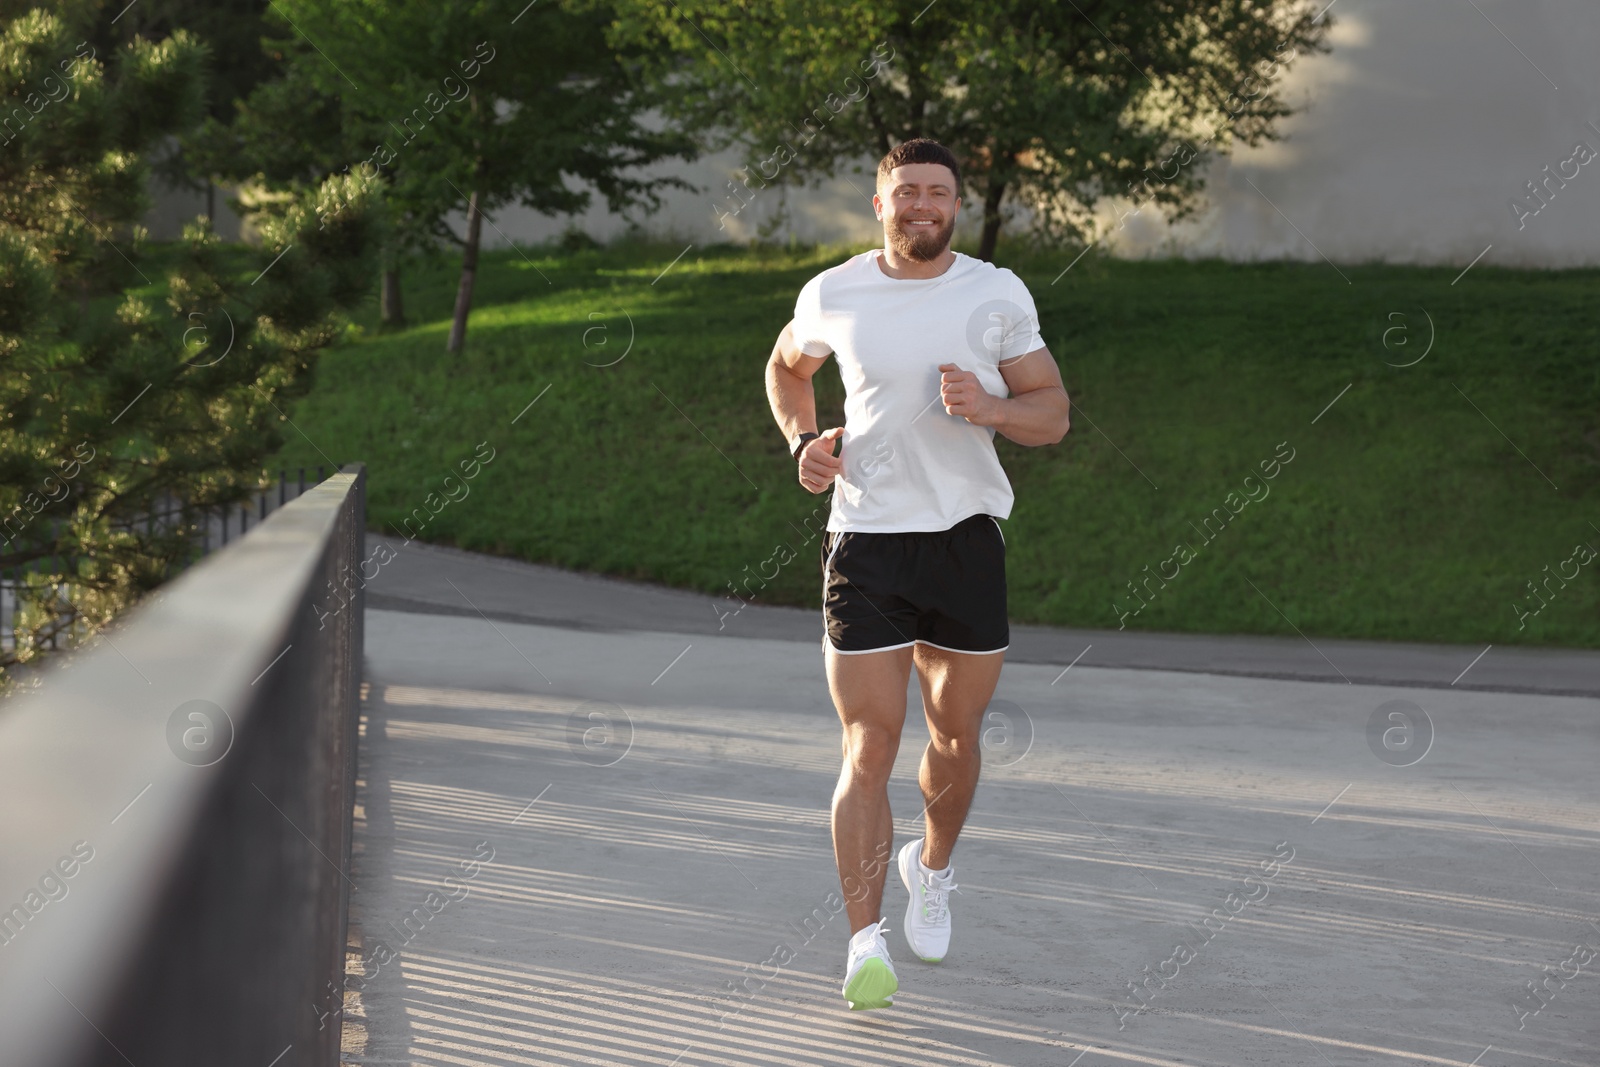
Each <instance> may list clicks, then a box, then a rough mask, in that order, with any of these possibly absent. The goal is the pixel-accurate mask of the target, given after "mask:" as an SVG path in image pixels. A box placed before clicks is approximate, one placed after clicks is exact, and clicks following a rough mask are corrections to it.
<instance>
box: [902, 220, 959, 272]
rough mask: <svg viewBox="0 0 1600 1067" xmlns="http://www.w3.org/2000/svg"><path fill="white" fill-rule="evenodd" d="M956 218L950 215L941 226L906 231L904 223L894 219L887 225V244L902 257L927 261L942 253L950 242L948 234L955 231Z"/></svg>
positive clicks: (936, 257)
mask: <svg viewBox="0 0 1600 1067" xmlns="http://www.w3.org/2000/svg"><path fill="white" fill-rule="evenodd" d="M955 228H956V220H955V219H954V218H953V217H952V218H951V219H950V220H949V221H947V222H946V223H945V224H944V225H943V226H939V227H936V228H934V229H931V230H922V229H920V228H919V229H916V230H912V231H909V232H908V231H907V230H906V229H905V224H904V223H903V222H901V221H900V220H898V219H896V220H895V221H894V223H893V224H892V225H891V226H890V227H889V246H890V247H891V248H893V249H894V253H895V255H897V256H900V257H902V258H904V259H914V260H917V261H919V262H922V263H927V262H930V261H932V260H935V259H938V258H939V257H940V256H942V255H944V250H945V249H946V248H947V247H948V246H949V244H950V235H951V234H952V233H954V232H955Z"/></svg>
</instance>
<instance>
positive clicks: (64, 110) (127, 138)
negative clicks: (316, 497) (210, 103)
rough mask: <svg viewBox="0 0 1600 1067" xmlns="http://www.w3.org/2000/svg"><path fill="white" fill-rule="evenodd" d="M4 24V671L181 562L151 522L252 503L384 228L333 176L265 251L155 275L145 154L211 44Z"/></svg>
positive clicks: (171, 526) (179, 35) (201, 77)
mask: <svg viewBox="0 0 1600 1067" xmlns="http://www.w3.org/2000/svg"><path fill="white" fill-rule="evenodd" d="M5 14H7V15H9V16H11V17H10V18H8V20H7V22H6V23H5V26H4V29H3V32H0V100H3V111H0V130H3V135H0V569H4V570H5V571H15V570H22V571H24V572H25V573H26V576H27V581H28V583H29V589H28V590H27V591H25V592H24V594H23V595H22V597H21V599H20V610H19V614H18V620H17V621H18V624H19V633H18V644H17V648H16V649H15V650H14V651H13V650H6V651H4V652H0V670H3V669H5V668H7V667H10V666H13V665H15V664H16V663H18V662H24V661H27V660H30V659H32V658H34V657H35V656H36V655H37V654H38V653H39V651H40V649H41V648H42V647H43V646H44V645H45V643H47V642H48V641H49V640H50V638H51V636H52V635H60V634H63V633H65V634H66V635H67V637H68V639H69V641H70V640H71V639H73V638H78V637H82V636H83V635H84V634H86V633H89V632H92V631H93V630H95V629H97V628H99V627H101V626H103V625H104V624H105V623H106V622H107V621H108V620H109V619H111V618H112V617H113V616H114V615H115V614H116V613H117V612H119V611H121V610H122V609H123V608H125V607H126V606H128V605H129V604H130V603H132V602H133V601H134V600H135V599H137V597H138V596H139V595H140V594H141V593H143V592H145V591H147V590H149V589H151V588H153V587H155V586H156V585H158V584H159V583H160V582H161V581H163V580H164V579H165V578H166V577H167V576H168V575H169V574H170V572H171V570H172V568H173V566H174V565H175V564H178V563H181V562H182V561H184V559H185V558H186V557H187V556H188V555H189V553H190V552H191V551H192V541H191V538H192V536H193V532H194V528H193V524H192V523H190V522H180V523H162V522H157V521H155V517H156V516H157V514H158V513H160V512H163V511H165V510H168V509H169V508H171V507H173V506H174V505H175V504H177V505H182V506H183V507H185V508H187V509H189V511H190V513H191V514H193V513H194V511H195V510H196V509H201V508H208V507H213V506H216V505H219V504H223V503H228V502H231V501H238V500H240V499H242V498H243V497H244V496H245V494H246V493H247V492H248V491H249V490H250V489H252V488H254V487H255V485H256V483H257V482H258V480H259V478H260V474H261V466H262V463H263V461H264V460H265V458H266V457H267V456H269V455H271V454H273V453H274V452H276V451H277V450H278V448H279V447H280V446H281V444H282V438H283V432H284V427H285V420H286V411H285V408H286V405H287V403H288V401H289V400H290V399H292V398H293V397H295V396H297V395H300V394H302V393H303V392H305V390H306V389H307V388H308V387H309V381H310V372H311V369H312V364H313V361H314V358H315V355H316V352H317V350H318V349H320V348H323V347H325V346H326V345H328V344H330V343H331V342H333V341H334V340H335V339H336V338H338V337H339V336H340V334H341V332H342V325H341V319H340V312H341V310H342V309H346V308H350V307H352V306H354V305H355V304H356V303H357V302H358V301H359V300H360V299H362V296H363V294H364V293H366V292H367V291H368V289H369V288H370V277H371V269H372V261H373V250H374V248H375V247H376V246H377V244H378V242H379V241H380V240H381V227H382V218H381V214H380V213H379V212H378V210H377V205H376V204H374V203H373V200H374V198H373V196H372V194H371V193H370V192H369V191H368V190H367V189H365V188H364V187H362V186H361V185H360V183H357V182H354V181H352V180H349V179H344V180H333V181H329V182H326V183H324V184H323V185H322V186H321V187H319V188H318V189H317V190H315V191H314V192H309V193H307V195H306V196H305V197H303V198H301V199H299V200H296V201H294V202H291V203H288V204H286V205H284V207H283V209H282V210H281V211H279V212H277V213H275V214H274V215H273V216H271V217H270V218H267V219H264V220H263V225H262V233H263V237H264V242H263V247H262V248H261V249H260V250H259V251H249V250H246V251H243V252H239V251H234V252H231V253H230V252H229V251H228V250H225V249H223V248H222V247H221V246H220V244H219V242H218V240H217V238H216V236H215V235H214V234H213V233H211V231H210V229H209V227H208V226H207V225H205V224H203V223H195V224H192V225H191V226H190V227H189V228H188V230H187V232H186V234H185V242H184V244H183V245H182V246H181V247H180V248H178V249H177V250H176V253H175V259H176V262H175V263H174V264H173V265H172V266H171V268H170V269H169V270H167V271H166V272H165V277H163V271H162V270H161V269H159V268H157V267H156V266H155V265H154V263H153V262H151V258H150V256H149V255H148V254H147V250H146V249H145V248H144V236H145V235H144V232H143V230H142V228H141V227H140V226H139V225H138V224H137V220H138V219H139V218H141V217H142V216H143V214H144V212H145V211H146V210H147V209H148V198H147V194H146V186H147V183H148V173H149V166H148V164H147V163H146V162H145V158H146V156H147V155H148V154H149V152H150V151H151V149H152V147H153V146H155V145H157V144H159V143H160V142H161V141H162V140H163V139H164V138H168V137H171V136H174V135H176V134H178V133H180V132H182V131H184V130H186V129H188V128H190V127H192V126H193V125H194V124H195V123H197V122H198V121H199V120H200V118H201V116H202V114H203V113H204V108H205V83H206V75H205V67H206V62H207V55H206V52H207V50H206V47H205V46H204V45H203V44H201V43H200V42H198V41H196V40H195V39H194V38H192V37H191V36H189V35H188V34H186V33H184V32H181V31H179V32H175V33H173V34H171V35H170V36H168V37H167V38H166V39H165V40H163V41H160V42H151V41H148V40H144V39H134V40H132V41H130V42H128V43H127V44H125V45H123V46H122V47H120V48H119V49H118V51H117V52H116V53H115V54H114V55H105V56H102V55H99V54H97V51H96V49H95V47H94V45H93V44H92V43H91V41H90V40H89V36H90V35H89V34H88V33H86V32H84V27H83V25H82V24H81V23H74V22H69V21H68V20H66V19H63V18H61V17H58V16H57V15H55V14H52V13H50V12H48V11H46V10H44V9H32V10H26V11H11V10H8V11H6V12H5ZM240 257H244V258H243V261H241V258H240ZM163 305H164V306H163Z"/></svg>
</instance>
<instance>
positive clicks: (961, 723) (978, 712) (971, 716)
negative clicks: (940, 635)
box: [914, 642, 1006, 737]
mask: <svg viewBox="0 0 1600 1067" xmlns="http://www.w3.org/2000/svg"><path fill="white" fill-rule="evenodd" d="M914 653H915V654H914V662H915V664H916V668H917V680H918V682H919V683H920V684H921V686H922V707H923V711H924V713H925V714H926V716H927V719H928V732H929V733H930V734H931V735H933V736H934V737H970V736H973V735H975V734H976V733H977V732H978V731H979V729H980V728H981V726H982V723H983V712H984V709H986V708H987V707H988V706H989V701H990V700H991V699H992V698H993V697H994V690H995V686H997V685H998V684H999V683H1000V668H1001V666H1002V665H1003V661H1004V660H1005V655H1006V654H1005V652H1003V651H1001V652H989V653H982V654H980V653H970V652H951V651H949V650H947V649H942V648H938V647H936V646H934V645H929V644H923V643H920V642H919V643H918V644H917V645H916V646H915V649H914Z"/></svg>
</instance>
